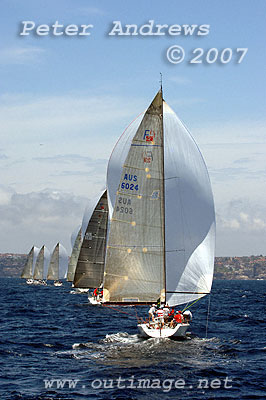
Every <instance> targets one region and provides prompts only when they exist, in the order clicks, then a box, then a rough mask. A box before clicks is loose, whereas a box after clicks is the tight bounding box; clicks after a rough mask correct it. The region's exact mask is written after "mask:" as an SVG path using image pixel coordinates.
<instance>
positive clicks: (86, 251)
mask: <svg viewBox="0 0 266 400" xmlns="http://www.w3.org/2000/svg"><path fill="white" fill-rule="evenodd" d="M107 224H108V204H107V192H106V190H105V192H104V193H103V194H102V196H101V197H100V199H99V200H98V202H97V205H96V207H95V209H94V211H93V212H92V214H91V217H90V219H89V223H88V225H87V228H86V232H85V234H84V238H83V242H82V245H81V249H80V253H79V258H78V263H77V268H76V271H75V276H74V287H75V288H78V289H79V290H86V291H88V290H89V289H93V288H95V287H99V286H100V285H101V283H102V282H103V273H104V261H105V251H106V235H107Z"/></svg>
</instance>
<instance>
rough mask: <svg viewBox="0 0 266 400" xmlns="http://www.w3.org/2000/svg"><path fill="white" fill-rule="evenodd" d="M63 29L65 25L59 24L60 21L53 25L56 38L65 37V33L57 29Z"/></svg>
mask: <svg viewBox="0 0 266 400" xmlns="http://www.w3.org/2000/svg"><path fill="white" fill-rule="evenodd" d="M63 27H64V25H62V24H59V23H58V21H55V23H54V24H53V25H52V28H54V30H53V35H55V36H61V35H63V33H64V32H63V31H61V32H57V28H63Z"/></svg>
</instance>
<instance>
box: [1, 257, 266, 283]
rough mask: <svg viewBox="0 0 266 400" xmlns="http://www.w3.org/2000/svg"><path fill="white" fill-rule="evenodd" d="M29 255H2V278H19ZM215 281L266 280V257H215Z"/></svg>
mask: <svg viewBox="0 0 266 400" xmlns="http://www.w3.org/2000/svg"><path fill="white" fill-rule="evenodd" d="M26 260H27V254H14V253H0V277H1V278H18V277H20V275H21V272H22V269H23V266H24V265H25V263H26ZM214 279H229V280H231V279H242V280H249V279H251V280H254V279H265V280H266V256H263V255H259V256H253V255H252V256H243V257H215V266H214Z"/></svg>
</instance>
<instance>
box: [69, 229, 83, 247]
mask: <svg viewBox="0 0 266 400" xmlns="http://www.w3.org/2000/svg"><path fill="white" fill-rule="evenodd" d="M80 228H81V225H78V226H77V227H76V228H75V229H74V231H73V232H72V233H71V237H70V243H71V248H72V250H73V247H74V245H75V241H76V239H77V236H78V234H79V231H80Z"/></svg>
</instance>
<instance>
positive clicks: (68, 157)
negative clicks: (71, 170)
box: [33, 154, 107, 166]
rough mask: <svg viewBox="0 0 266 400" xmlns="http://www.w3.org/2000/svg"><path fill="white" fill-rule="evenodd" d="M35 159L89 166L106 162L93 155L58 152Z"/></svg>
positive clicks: (35, 158)
mask: <svg viewBox="0 0 266 400" xmlns="http://www.w3.org/2000/svg"><path fill="white" fill-rule="evenodd" d="M33 160H35V161H40V162H45V163H46V162H49V163H50V162H52V163H56V164H76V163H84V164H86V165H89V166H95V165H99V164H105V163H106V162H107V160H106V159H93V158H91V157H86V156H81V155H79V154H57V155H54V156H51V157H34V158H33Z"/></svg>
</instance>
